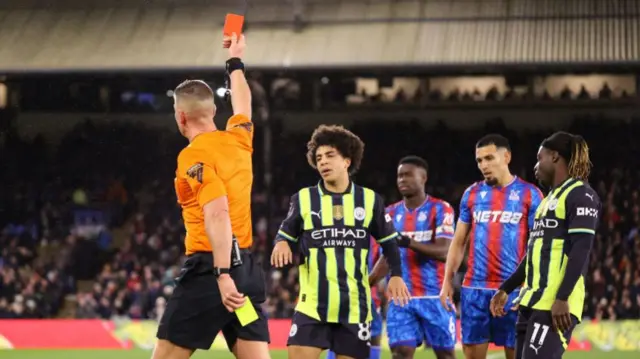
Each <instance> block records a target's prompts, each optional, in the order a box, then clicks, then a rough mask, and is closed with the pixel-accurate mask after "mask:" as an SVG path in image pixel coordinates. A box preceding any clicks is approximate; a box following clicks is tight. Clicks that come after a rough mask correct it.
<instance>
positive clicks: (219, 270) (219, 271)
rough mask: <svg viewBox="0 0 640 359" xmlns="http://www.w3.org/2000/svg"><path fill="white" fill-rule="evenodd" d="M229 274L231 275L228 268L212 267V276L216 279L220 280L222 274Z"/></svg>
mask: <svg viewBox="0 0 640 359" xmlns="http://www.w3.org/2000/svg"><path fill="white" fill-rule="evenodd" d="M230 273H231V269H229V268H218V267H213V275H214V276H216V278H220V276H221V275H223V274H230Z"/></svg>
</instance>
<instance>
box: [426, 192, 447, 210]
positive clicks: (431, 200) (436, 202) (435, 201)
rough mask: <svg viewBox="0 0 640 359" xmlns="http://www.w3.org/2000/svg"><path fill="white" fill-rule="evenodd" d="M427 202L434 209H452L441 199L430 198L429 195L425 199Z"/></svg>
mask: <svg viewBox="0 0 640 359" xmlns="http://www.w3.org/2000/svg"><path fill="white" fill-rule="evenodd" d="M427 202H428V203H431V204H432V205H434V206H436V207H444V208H452V207H451V204H450V203H449V202H447V201H445V200H444V199H442V198H438V197H434V196H431V195H430V196H429V198H428V199H427Z"/></svg>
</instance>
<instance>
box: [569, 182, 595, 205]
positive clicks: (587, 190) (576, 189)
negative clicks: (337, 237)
mask: <svg viewBox="0 0 640 359" xmlns="http://www.w3.org/2000/svg"><path fill="white" fill-rule="evenodd" d="M571 186H572V187H573V188H571V191H570V192H569V194H568V195H567V200H568V201H571V202H574V201H575V202H585V201H587V202H594V203H600V196H598V192H596V190H594V189H593V187H591V186H590V185H589V183H587V182H585V181H582V180H576V182H575V183H574V184H572V185H571Z"/></svg>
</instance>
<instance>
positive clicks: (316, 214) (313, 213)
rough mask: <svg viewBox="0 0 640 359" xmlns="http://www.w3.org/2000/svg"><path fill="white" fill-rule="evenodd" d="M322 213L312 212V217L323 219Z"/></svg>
mask: <svg viewBox="0 0 640 359" xmlns="http://www.w3.org/2000/svg"><path fill="white" fill-rule="evenodd" d="M321 213H322V211H318V212H314V211H311V215H312V216H316V217H318V218H322V217H320V214H321Z"/></svg>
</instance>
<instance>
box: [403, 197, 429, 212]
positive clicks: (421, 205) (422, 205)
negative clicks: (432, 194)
mask: <svg viewBox="0 0 640 359" xmlns="http://www.w3.org/2000/svg"><path fill="white" fill-rule="evenodd" d="M427 202H429V195H428V194H427V195H426V197H425V198H424V202H422V203H421V204H420V205H419V206H418V207H416V208H414V209H409V207H407V204H406V202H405V201H404V199H403V200H402V207H404V210H405V211H407V212H415V211H417V210H419V209H421V208H422V207H424V205H425V204H427Z"/></svg>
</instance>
